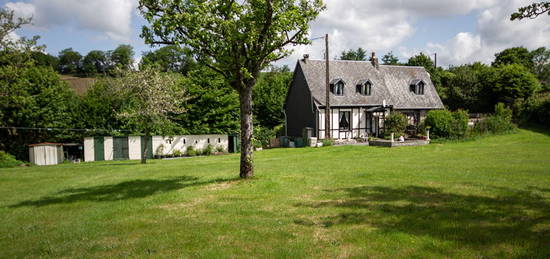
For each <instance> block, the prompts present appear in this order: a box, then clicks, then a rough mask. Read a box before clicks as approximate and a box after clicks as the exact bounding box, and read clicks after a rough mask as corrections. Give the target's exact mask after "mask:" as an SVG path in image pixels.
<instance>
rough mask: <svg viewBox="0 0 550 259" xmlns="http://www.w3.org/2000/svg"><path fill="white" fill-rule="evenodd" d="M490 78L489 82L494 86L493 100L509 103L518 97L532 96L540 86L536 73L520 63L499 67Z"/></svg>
mask: <svg viewBox="0 0 550 259" xmlns="http://www.w3.org/2000/svg"><path fill="white" fill-rule="evenodd" d="M488 80H490V81H489V84H490V85H492V86H493V88H492V94H493V100H494V101H496V102H503V103H506V104H508V105H511V104H512V103H513V102H514V101H515V100H516V99H518V98H523V99H527V98H529V97H531V96H532V95H533V94H534V93H535V92H536V91H537V90H538V89H539V87H540V83H539V81H538V80H537V78H536V77H535V75H534V74H533V73H531V72H530V71H529V70H528V69H527V68H525V67H524V66H522V65H519V64H511V65H503V66H500V67H497V68H496V69H495V70H494V73H493V75H492V77H491V78H490V79H488ZM496 102H494V103H493V104H496Z"/></svg>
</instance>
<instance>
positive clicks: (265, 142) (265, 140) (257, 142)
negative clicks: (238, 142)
mask: <svg viewBox="0 0 550 259" xmlns="http://www.w3.org/2000/svg"><path fill="white" fill-rule="evenodd" d="M273 138H275V131H274V130H271V129H268V128H265V127H261V126H257V127H254V137H253V139H252V141H253V145H254V147H256V148H260V147H269V145H270V142H271V139H273Z"/></svg>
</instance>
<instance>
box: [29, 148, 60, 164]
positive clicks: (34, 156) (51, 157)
mask: <svg viewBox="0 0 550 259" xmlns="http://www.w3.org/2000/svg"><path fill="white" fill-rule="evenodd" d="M29 155H31V157H30V159H29V160H30V162H31V163H34V164H36V165H57V164H60V163H62V162H63V160H64V157H63V146H55V145H40V146H32V147H29Z"/></svg>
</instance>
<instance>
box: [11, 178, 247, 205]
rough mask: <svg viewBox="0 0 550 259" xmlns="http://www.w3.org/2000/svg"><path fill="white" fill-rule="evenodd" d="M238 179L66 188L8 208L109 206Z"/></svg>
mask: <svg viewBox="0 0 550 259" xmlns="http://www.w3.org/2000/svg"><path fill="white" fill-rule="evenodd" d="M237 179H238V178H230V179H221V178H218V179H213V180H208V181H198V180H199V178H198V177H193V176H180V177H175V178H168V179H160V180H154V179H139V180H132V181H125V182H121V183H117V184H108V185H99V186H93V187H88V188H69V189H66V190H62V191H59V192H57V193H56V194H55V195H51V196H45V197H42V198H40V199H38V200H27V201H23V202H20V203H18V204H14V205H11V206H10V207H11V208H17V207H30V206H34V207H42V206H47V205H51V204H62V203H73V202H78V201H93V202H109V201H118V200H127V199H135V198H143V197H147V196H151V195H154V194H157V193H162V192H169V191H174V190H179V189H183V188H187V187H192V186H200V185H208V184H213V183H221V182H229V181H236V180H237Z"/></svg>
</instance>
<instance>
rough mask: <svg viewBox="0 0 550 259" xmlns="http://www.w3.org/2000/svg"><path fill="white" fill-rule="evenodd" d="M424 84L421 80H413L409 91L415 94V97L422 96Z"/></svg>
mask: <svg viewBox="0 0 550 259" xmlns="http://www.w3.org/2000/svg"><path fill="white" fill-rule="evenodd" d="M425 85H426V84H425V83H424V81H422V80H418V79H417V80H413V82H412V83H411V85H410V86H409V91H411V92H413V93H415V94H417V95H423V94H424V86H425Z"/></svg>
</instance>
